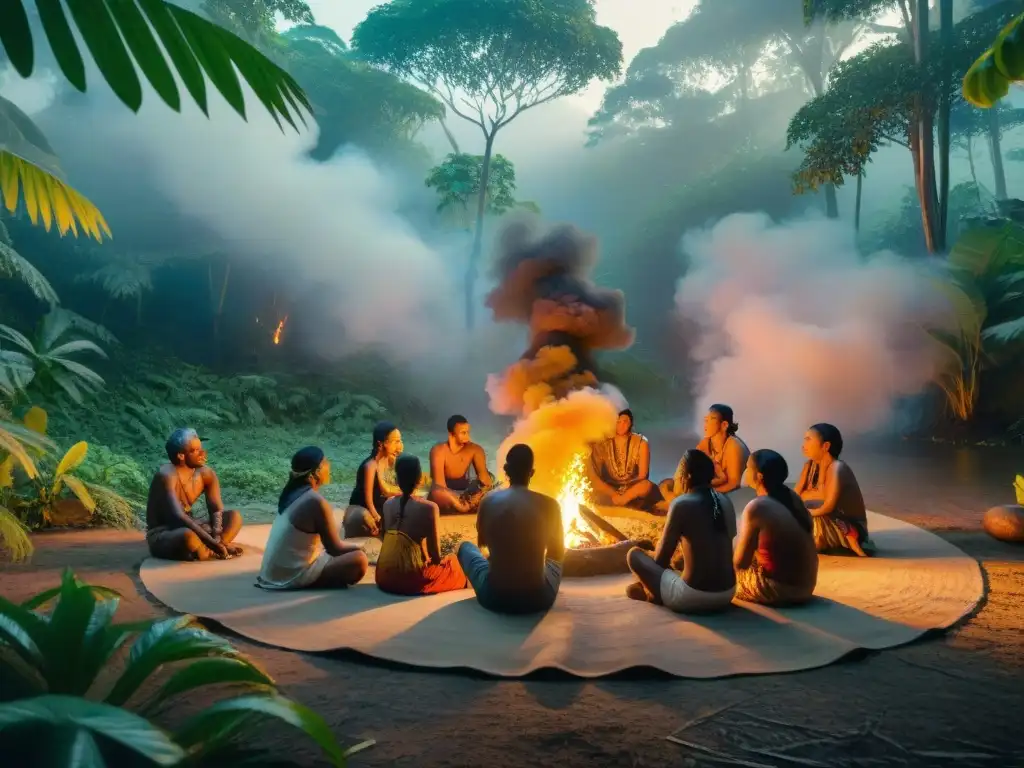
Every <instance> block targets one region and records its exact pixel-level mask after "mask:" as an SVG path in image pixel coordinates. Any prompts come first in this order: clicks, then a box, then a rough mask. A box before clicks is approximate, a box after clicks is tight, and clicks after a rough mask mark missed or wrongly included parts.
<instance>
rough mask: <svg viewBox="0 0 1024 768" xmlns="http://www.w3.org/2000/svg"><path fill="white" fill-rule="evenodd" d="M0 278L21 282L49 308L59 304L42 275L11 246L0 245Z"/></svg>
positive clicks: (55, 294)
mask: <svg viewBox="0 0 1024 768" xmlns="http://www.w3.org/2000/svg"><path fill="white" fill-rule="evenodd" d="M0 277H9V278H12V279H15V280H20V281H21V282H23V283H24V284H25V285H26V286H27V287H28V289H29V290H30V291H32V295H33V296H35V297H36V298H37V299H39V300H40V301H45V302H46V303H47V304H49V305H50V306H51V307H53V306H56V305H57V304H59V303H60V299H58V298H57V292H56V291H55V290H53V286H52V285H50V282H49V280H47V279H46V278H45V277H43V273H42V272H40V271H39V270H38V269H36V268H35V267H33V266H32V264H31V263H29V261H28V259H26V258H25V257H24V256H22V255H21V254H20V253H18V252H17V251H15V250H14V249H13V248H12V247H11V246H9V245H5V244H4V243H0Z"/></svg>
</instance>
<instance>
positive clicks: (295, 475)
mask: <svg viewBox="0 0 1024 768" xmlns="http://www.w3.org/2000/svg"><path fill="white" fill-rule="evenodd" d="M330 481H331V465H330V462H329V461H327V459H326V458H325V457H324V452H323V451H322V450H320V449H319V448H317V447H316V446H313V445H310V446H307V447H305V448H303V449H302V450H301V451H299V452H298V453H296V454H295V455H294V456H292V469H291V473H290V474H289V476H288V482H287V483H285V486H284V489H283V490H282V491H281V495H280V497H279V498H278V500H277V517H276V518H275V519H274V524H273V525H272V526H271V527H270V536H269V537H268V539H267V547H266V549H265V550H264V552H263V563H262V565H261V566H260V572H259V575H258V576H257V577H256V586H258V587H262V588H263V589H331V588H341V587H348V586H350V585H352V584H356V583H358V582H359V581H361V580H362V578H363V577H364V576H365V575H366V571H367V570H368V569H369V561H368V560H367V557H366V553H364V552H363V550H362V549H361V548H360V547H358V546H356V545H354V544H346V543H345V542H344V541H342V539H341V532H340V531H339V529H338V523H337V521H336V520H335V517H334V510H333V509H332V507H331V505H330V503H329V502H328V501H327V500H326V499H325V498H324V497H323V496H321V495H320V493H319V490H320V488H322V487H323V486H325V485H327V483H329V482H330Z"/></svg>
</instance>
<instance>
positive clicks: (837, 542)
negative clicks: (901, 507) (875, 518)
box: [794, 424, 874, 557]
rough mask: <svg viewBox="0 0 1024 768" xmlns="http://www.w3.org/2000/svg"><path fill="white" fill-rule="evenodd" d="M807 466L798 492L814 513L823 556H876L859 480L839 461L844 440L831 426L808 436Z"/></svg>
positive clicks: (815, 428) (816, 540)
mask: <svg viewBox="0 0 1024 768" xmlns="http://www.w3.org/2000/svg"><path fill="white" fill-rule="evenodd" d="M803 452H804V456H806V457H807V459H808V461H807V463H806V464H804V468H803V471H802V472H801V473H800V479H799V480H798V481H797V483H796V488H795V489H794V490H795V491H796V492H797V494H799V496H800V498H801V499H803V501H804V504H805V506H806V507H807V509H808V510H809V511H810V513H811V517H812V518H813V519H812V523H813V524H814V545H815V547H817V549H818V551H819V552H834V551H836V550H840V551H844V550H845V551H852V552H853V553H854V554H856V555H858V556H859V557H868V556H869V555H870V554H873V553H874V545H873V544H872V542H871V541H870V540H869V539H868V515H867V508H866V507H865V506H864V494H862V493H861V490H860V484H859V483H858V482H857V477H856V476H855V475H854V474H853V470H852V469H850V465H849V464H847V463H846V462H845V461H840V460H839V454H841V453H842V452H843V436H842V434H841V433H840V432H839V430H838V429H837V428H836V427H834V426H832V425H831V424H815V425H814V426H812V427H811V428H810V429H808V430H807V432H805V433H804V444H803Z"/></svg>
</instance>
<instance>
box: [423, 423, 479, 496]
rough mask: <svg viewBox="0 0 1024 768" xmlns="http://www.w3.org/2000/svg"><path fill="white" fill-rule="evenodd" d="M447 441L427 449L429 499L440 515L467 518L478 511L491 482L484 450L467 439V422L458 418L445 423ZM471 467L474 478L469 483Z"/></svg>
mask: <svg viewBox="0 0 1024 768" xmlns="http://www.w3.org/2000/svg"><path fill="white" fill-rule="evenodd" d="M447 427H448V439H447V440H445V441H444V442H443V443H438V444H437V445H435V446H434V447H433V448H431V449H430V478H431V481H432V486H431V489H430V495H429V496H428V498H429V499H430V500H431V501H432V502H434V503H435V504H437V506H438V507H439V508H440V510H441V514H442V515H470V514H474V513H475V512H476V511H477V507H479V505H480V499H481V498H482V497H483V495H484V492H485V491H486V490H487V489H488V488H490V486H491V483H492V480H491V475H490V473H488V471H487V456H486V455H485V454H484V449H483V448H482V447H481V446H479V445H477V444H476V443H474V442H472V441H471V440H470V439H469V421H468V420H467V419H466V417H465V416H460V415H458V414H456V415H454V416H452V417H451V418H450V419H448V424H447ZM471 466H472V468H473V474H474V475H476V477H475V478H474V479H472V480H470V477H469V469H470V467H471Z"/></svg>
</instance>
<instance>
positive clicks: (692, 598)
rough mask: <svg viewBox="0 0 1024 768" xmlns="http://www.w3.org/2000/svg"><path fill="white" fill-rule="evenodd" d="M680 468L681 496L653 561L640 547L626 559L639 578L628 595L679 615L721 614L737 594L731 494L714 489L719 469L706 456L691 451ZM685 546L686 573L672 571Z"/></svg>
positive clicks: (673, 505)
mask: <svg viewBox="0 0 1024 768" xmlns="http://www.w3.org/2000/svg"><path fill="white" fill-rule="evenodd" d="M679 467H680V468H679V471H678V472H677V476H678V477H679V478H680V479H681V483H682V492H681V493H680V495H679V496H678V497H676V498H675V499H674V500H673V501H672V506H671V507H670V508H669V511H668V519H667V520H666V522H665V531H664V533H663V534H662V537H661V541H659V542H658V548H657V551H656V552H655V553H654V557H653V558H652V557H651V556H650V555H649V554H647V553H646V552H644V551H643V550H642V549H640V548H639V547H634V548H633V549H631V550H630V551H629V554H628V555H627V557H626V562H627V563H628V564H629V568H630V570H631V571H633V573H634V574H635V575H636V577H637V579H638V581H637V583H635V584H632V585H630V587H629V588H627V590H626V595H627V596H628V597H631V598H633V599H634V600H646V601H649V602H652V603H656V604H660V605H664V606H665V607H666V608H668V609H669V610H672V611H675V612H676V613H710V612H714V611H721V610H724V609H726V608H728V607H729V606H730V605H731V604H732V599H733V596H734V594H735V593H736V574H735V572H734V571H733V567H732V540H733V537H734V536H735V535H736V511H735V509H734V508H733V506H732V502H731V501H729V497H728V496H726V495H725V494H723V493H719V492H718V491H716V490H715V489H714V488H712V487H711V483H712V481H713V480H714V479H715V465H714V464H713V463H712V461H711V459H710V458H709V457H708V456H707V454H705V453H703V452H702V451H698V450H697V449H696V448H691V449H690V450H688V451H687V452H686V453H684V454H683V458H682V461H680V462H679ZM680 544H682V547H683V570H682V573H680V572H678V571H676V570H674V569H673V568H672V556H673V554H675V551H676V547H678V546H679V545H680Z"/></svg>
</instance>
